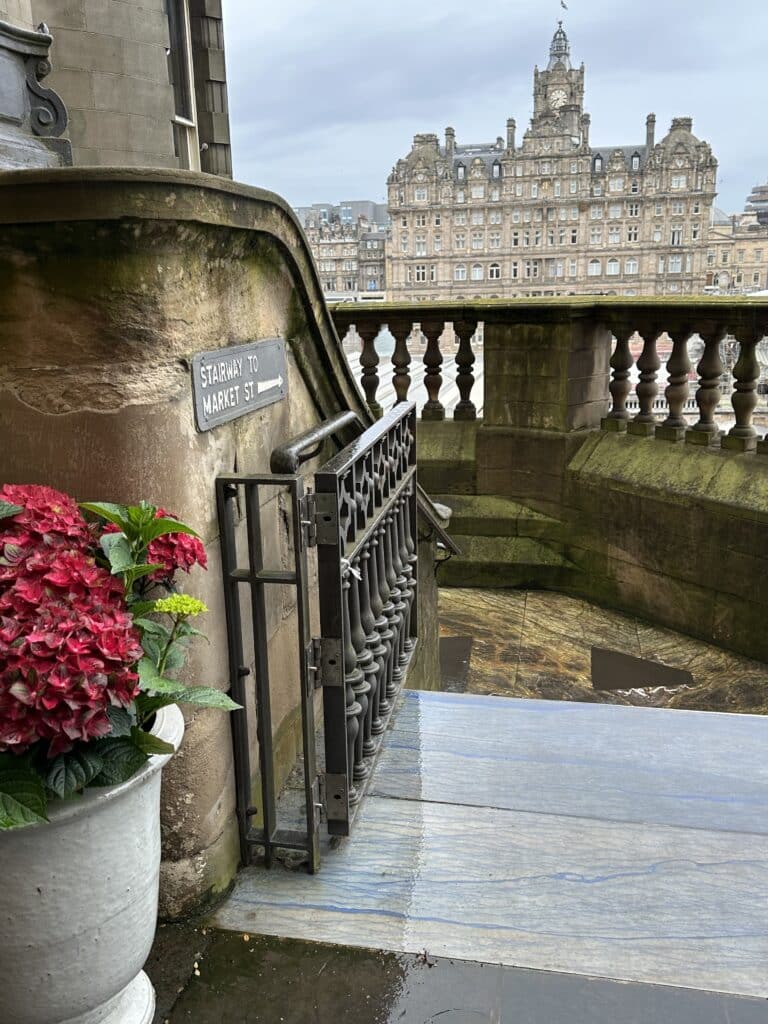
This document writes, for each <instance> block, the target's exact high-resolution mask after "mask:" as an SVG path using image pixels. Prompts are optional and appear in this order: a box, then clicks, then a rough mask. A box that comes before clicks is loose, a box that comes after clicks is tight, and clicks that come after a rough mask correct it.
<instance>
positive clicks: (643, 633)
mask: <svg viewBox="0 0 768 1024" xmlns="http://www.w3.org/2000/svg"><path fill="white" fill-rule="evenodd" d="M441 633H442V636H443V638H444V640H443V650H442V652H441V654H442V656H443V657H442V660H443V666H444V676H443V688H444V689H443V692H435V693H424V692H415V691H405V692H404V693H403V694H402V696H401V697H400V699H399V701H398V709H397V713H396V715H394V716H393V720H392V721H391V723H390V726H389V728H388V729H387V732H386V735H385V739H384V743H383V745H382V751H381V756H380V759H379V762H378V764H377V766H376V768H375V771H374V773H373V776H372V778H371V781H370V785H369V788H368V793H367V795H366V798H365V800H364V802H363V804H362V805H361V808H360V811H359V814H358V817H357V820H356V823H355V829H354V833H353V835H352V837H351V838H350V839H348V840H344V841H342V842H341V843H339V844H338V845H336V846H334V847H333V848H329V847H328V846H327V845H326V846H325V847H324V853H323V864H322V868H321V871H320V873H319V874H318V875H316V876H309V875H307V874H306V873H305V872H303V871H302V870H288V869H287V868H286V867H285V866H277V867H275V868H274V869H273V870H272V871H270V872H267V871H265V870H263V869H262V868H259V867H256V866H254V867H249V868H247V869H245V870H243V871H241V873H240V875H239V876H238V879H237V881H236V884H235V887H234V890H233V892H232V893H231V894H230V895H229V897H228V898H227V899H226V900H225V901H224V903H223V904H222V905H221V906H219V907H218V908H216V909H215V910H214V911H213V912H212V913H211V914H210V915H209V916H208V918H207V919H206V920H205V921H204V922H198V923H197V924H194V923H192V924H188V925H168V926H164V927H161V928H160V929H159V931H158V935H157V940H156V943H155V948H154V950H153V954H152V957H151V958H150V961H149V963H148V965H147V972H148V973H149V975H150V977H151V978H152V980H153V982H154V984H155V987H156V989H157V996H158V1005H157V1014H156V1017H155V1024H182V1022H194V1024H326V1022H328V1024H353V1022H354V1024H389V1022H393V1024H394V1022H398V1024H399V1022H404V1024H481V1022H489V1024H758V1022H760V1024H768V975H766V972H765V964H766V962H768V895H766V894H768V755H767V754H766V751H768V719H766V718H763V717H759V716H755V715H751V714H740V715H733V714H718V713H714V714H702V713H700V711H699V710H698V709H701V708H707V709H712V710H714V711H716V712H717V711H720V712H722V711H761V712H762V711H765V710H766V708H765V704H766V701H765V699H764V697H763V693H764V690H765V686H766V676H765V666H762V665H759V664H757V663H755V662H750V661H748V660H746V659H743V658H738V657H736V656H733V655H729V654H727V653H726V652H723V651H721V650H719V649H718V648H715V647H712V646H710V645H707V644H704V643H701V642H699V641H695V640H689V639H687V638H685V637H681V636H680V635H678V634H676V633H673V632H671V631H668V630H663V629H658V628H655V627H651V626H649V625H648V624H647V623H643V622H641V621H639V620H636V619H633V618H631V617H628V616H623V615H619V614H615V613H611V612H607V611H604V610H602V609H599V608H595V607H594V606H590V605H588V604H586V603H585V602H582V601H578V600H574V599H572V598H568V597H564V596H563V595H559V594H541V593H535V592H528V593H524V592H497V591H490V592H489V591H458V590H444V591H442V592H441ZM593 647H599V648H601V649H603V650H607V651H612V652H614V653H616V654H618V655H619V656H620V657H621V656H624V657H627V658H629V659H635V661H636V662H637V664H639V665H640V666H641V671H640V675H639V677H638V674H637V672H636V671H634V670H632V671H627V672H626V673H625V663H622V662H621V660H618V661H616V660H614V661H610V659H609V661H608V662H607V663H606V665H607V669H606V671H607V675H608V677H610V676H611V674H612V673H613V674H614V675H615V676H616V678H615V679H614V678H609V679H608V683H607V684H606V682H605V679H603V680H602V682H601V685H610V686H611V689H610V690H595V688H594V686H593V679H592V669H593V665H592V648H593ZM644 661H645V662H648V661H650V663H651V667H650V669H648V668H647V667H646V668H644V667H642V666H643V662H644ZM654 662H656V663H659V664H660V665H663V666H667V667H668V668H669V669H673V670H676V671H684V672H688V673H690V676H691V679H690V683H691V685H686V686H673V687H671V688H670V687H668V686H666V685H658V684H659V683H660V682H661V683H668V682H669V677H668V676H665V675H664V673H663V672H661V670H660V669H659V670H658V673H657V670H656V669H654V668H653V663H654ZM605 667H606V666H605V665H604V668H605ZM646 671H647V672H648V673H649V675H648V679H647V682H648V686H640V687H638V686H636V685H635V684H636V683H637V681H638V678H639V679H640V680H641V681H643V682H644V681H646V680H645V676H644V673H645V672H646ZM625 682H626V683H627V686H626V687H624V688H623V689H622V685H623V684H624V683H625ZM446 691H447V692H446ZM509 697H517V698H523V699H517V700H509V699H506V698H509ZM542 698H544V699H542ZM628 704H633V705H644V706H639V707H638V706H634V707H628V706H622V705H628ZM660 704H664V705H666V707H659V706H658V705H660ZM675 706H677V707H686V706H688V707H691V708H693V709H694V710H693V711H690V710H669V708H673V707H675Z"/></svg>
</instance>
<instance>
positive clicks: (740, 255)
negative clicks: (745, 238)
mask: <svg viewBox="0 0 768 1024" xmlns="http://www.w3.org/2000/svg"><path fill="white" fill-rule="evenodd" d="M746 255H747V251H746V249H737V250H736V259H737V260H738V261H739V263H743V262H744V257H745V256H746Z"/></svg>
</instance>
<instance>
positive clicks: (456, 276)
mask: <svg viewBox="0 0 768 1024" xmlns="http://www.w3.org/2000/svg"><path fill="white" fill-rule="evenodd" d="M453 280H454V281H466V280H467V268H466V267H465V266H464V264H463V263H457V264H456V266H455V267H454V268H453Z"/></svg>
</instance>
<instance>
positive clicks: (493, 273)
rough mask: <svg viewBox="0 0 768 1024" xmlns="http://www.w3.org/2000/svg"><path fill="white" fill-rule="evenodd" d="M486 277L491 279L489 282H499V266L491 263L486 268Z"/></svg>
mask: <svg viewBox="0 0 768 1024" xmlns="http://www.w3.org/2000/svg"><path fill="white" fill-rule="evenodd" d="M488 277H489V278H490V279H491V281H498V280H499V278H500V277H501V267H500V266H499V264H498V263H492V264H491V265H490V267H488Z"/></svg>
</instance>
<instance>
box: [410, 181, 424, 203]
mask: <svg viewBox="0 0 768 1024" xmlns="http://www.w3.org/2000/svg"><path fill="white" fill-rule="evenodd" d="M413 199H414V202H416V203H425V202H426V201H427V190H426V188H424V186H423V185H420V186H419V187H418V188H415V189H414V190H413Z"/></svg>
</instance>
